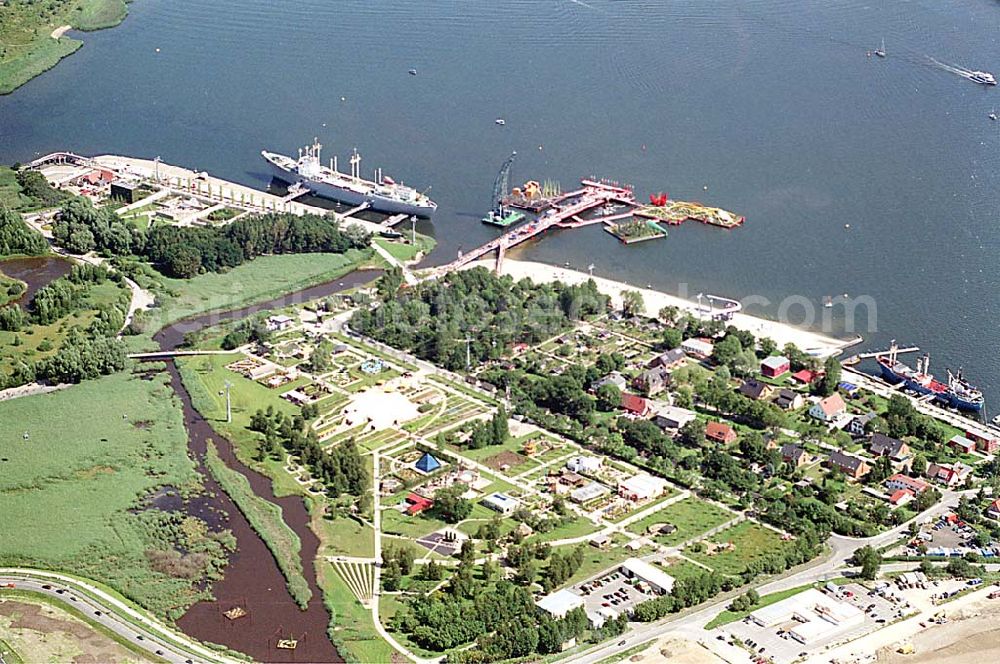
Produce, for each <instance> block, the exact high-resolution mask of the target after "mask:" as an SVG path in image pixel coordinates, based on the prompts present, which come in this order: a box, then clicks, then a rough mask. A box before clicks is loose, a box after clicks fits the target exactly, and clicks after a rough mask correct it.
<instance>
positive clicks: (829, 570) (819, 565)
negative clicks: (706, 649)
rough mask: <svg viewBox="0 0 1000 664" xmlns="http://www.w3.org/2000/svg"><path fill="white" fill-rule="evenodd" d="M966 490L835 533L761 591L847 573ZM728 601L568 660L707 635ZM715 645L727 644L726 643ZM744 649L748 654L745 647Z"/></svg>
mask: <svg viewBox="0 0 1000 664" xmlns="http://www.w3.org/2000/svg"><path fill="white" fill-rule="evenodd" d="M963 493H975V491H971V492H962V491H944V492H942V498H941V500H940V501H939V502H938V503H937V504H936V505H934V506H933V507H931V508H930V509H928V510H926V511H924V512H921V513H920V514H918V515H917V516H915V517H914V518H913V519H911V520H910V521H907V522H906V523H904V524H902V525H899V526H897V527H895V528H893V529H892V530H888V531H886V532H884V533H881V534H879V535H876V536H874V537H868V538H857V537H843V536H840V535H833V536H832V537H830V539H829V540H827V544H828V545H829V546H830V549H831V551H830V552H829V553H828V554H827V555H825V556H823V557H820V558H816V559H814V560H813V561H812V563H811V564H810V565H809V566H808V567H807V568H805V569H802V570H800V571H798V572H796V573H794V574H789V575H787V576H783V577H781V578H779V579H776V580H774V581H771V582H770V583H766V584H764V585H762V586H759V587H758V588H757V591H758V592H759V593H760V594H761V595H767V594H770V593H775V592H779V591H781V590H786V589H788V588H795V587H797V586H803V585H806V584H808V583H813V582H816V581H823V580H826V579H830V578H833V577H837V576H843V575H844V572H845V567H846V562H847V559H848V558H850V556H851V554H852V553H854V550H855V549H858V548H860V547H862V546H865V545H866V544H867V545H869V546H873V547H876V548H878V547H881V546H885V545H886V544H889V543H891V542H894V541H896V540H897V539H899V538H900V537H902V535H903V533H905V532H906V530H907V528H908V527H909V525H910V523H911V522H914V521H916V522H918V523H922V522H924V521H928V520H933V519H935V518H937V517H938V516H940V515H941V514H944V513H945V512H947V511H949V510H950V509H951V508H952V507H954V506H955V505H957V504H958V499H959V498H960V497H961V496H962V494H963ZM909 565H910V567H914V566H915V563H909ZM728 604H729V600H723V601H718V602H715V603H713V604H709V605H708V606H706V607H704V608H702V609H698V610H697V611H695V612H694V613H690V614H688V615H686V616H684V617H682V618H677V617H676V616H672V617H668V618H665V619H664V620H661V621H659V622H655V623H647V624H640V625H638V626H636V627H633V628H632V629H630V630H629V631H628V632H627V633H626V634H624V635H622V637H620V638H619V639H618V640H617V641H613V642H612V643H610V644H605V645H603V646H596V647H595V648H592V649H590V650H588V651H585V652H583V653H581V654H579V655H576V656H574V657H571V658H569V659H567V660H566V662H567V663H569V662H571V663H573V664H594V663H595V662H599V661H601V660H602V659H606V658H608V657H611V656H612V655H614V654H616V653H618V652H621V651H623V650H628V649H630V648H634V647H636V646H639V645H642V644H647V643H649V642H651V641H653V640H654V639H657V638H659V637H661V636H663V635H665V634H676V635H677V636H678V637H683V638H688V639H691V640H693V641H697V640H699V639H703V638H705V636H706V634H707V632H705V631H704V629H703V627H704V625H706V624H707V623H708V622H709V621H710V620H712V618H714V617H715V616H716V615H718V614H719V613H720V612H722V611H723V610H724V609H725V608H726V606H727V605H728ZM619 644H620V645H619ZM713 645H716V646H718V647H723V644H713ZM740 652H743V653H744V654H745V651H740Z"/></svg>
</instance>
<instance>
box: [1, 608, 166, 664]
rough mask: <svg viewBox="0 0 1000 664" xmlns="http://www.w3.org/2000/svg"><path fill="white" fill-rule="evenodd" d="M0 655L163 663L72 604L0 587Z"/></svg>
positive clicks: (26, 659)
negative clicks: (1, 589) (151, 657)
mask: <svg viewBox="0 0 1000 664" xmlns="http://www.w3.org/2000/svg"><path fill="white" fill-rule="evenodd" d="M0 653H2V655H3V659H4V661H5V662H7V664H23V663H29V664H32V663H34V662H69V661H81V662H82V661H91V662H153V661H156V662H159V661H163V660H160V659H159V658H154V659H150V658H149V657H147V656H146V655H145V651H143V650H142V649H140V648H139V647H138V645H136V644H133V643H131V642H130V641H129V640H128V639H125V638H123V637H121V636H119V635H118V634H115V633H114V632H112V631H111V630H109V629H107V628H105V627H104V626H103V625H100V624H99V623H96V622H94V621H93V620H91V619H90V618H89V617H88V616H87V615H86V614H84V613H83V612H81V611H78V610H77V609H75V608H73V607H72V606H68V605H66V604H63V603H61V602H54V601H52V600H51V599H49V598H48V597H46V596H45V595H43V594H41V593H35V592H30V591H24V590H4V591H0Z"/></svg>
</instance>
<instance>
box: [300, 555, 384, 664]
mask: <svg viewBox="0 0 1000 664" xmlns="http://www.w3.org/2000/svg"><path fill="white" fill-rule="evenodd" d="M317 568H318V569H319V584H320V588H322V590H323V603H324V604H325V605H326V608H327V610H328V611H329V612H330V628H329V630H328V634H329V636H330V640H331V641H333V643H334V644H335V645H336V646H337V651H338V652H339V653H340V654H341V656H342V657H343V658H344V659H346V660H347V661H348V662H391V661H394V660H393V654H394V653H395V650H393V649H392V647H391V646H390V645H389V644H388V643H386V642H385V640H383V639H382V637H380V636H379V634H378V632H377V631H376V630H375V625H374V624H373V623H372V614H371V611H370V610H369V609H366V608H365V607H364V606H362V605H361V603H360V602H359V601H358V600H357V598H356V597H355V596H354V593H352V592H351V589H350V588H349V587H348V586H347V584H346V583H345V582H344V580H343V579H342V578H341V577H340V575H339V574H338V573H337V571H336V570H335V569H334V568H333V565H331V564H329V563H326V562H320V563H317Z"/></svg>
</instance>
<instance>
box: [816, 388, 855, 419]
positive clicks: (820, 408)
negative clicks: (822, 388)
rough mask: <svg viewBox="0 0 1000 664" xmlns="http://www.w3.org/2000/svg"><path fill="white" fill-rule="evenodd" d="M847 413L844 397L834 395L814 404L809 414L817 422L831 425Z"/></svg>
mask: <svg viewBox="0 0 1000 664" xmlns="http://www.w3.org/2000/svg"><path fill="white" fill-rule="evenodd" d="M846 411H847V404H845V403H844V399H843V397H841V396H840V395H839V394H837V393H833V394H831V395H830V396H828V397H826V398H825V399H820V400H819V401H817V402H816V403H815V404H813V406H812V408H810V409H809V414H810V415H812V416H813V417H815V418H816V419H817V420H820V421H822V422H827V423H829V422H833V421H835V420H836V419H837V418H839V417H840V416H841V415H843V414H844V413H845V412H846Z"/></svg>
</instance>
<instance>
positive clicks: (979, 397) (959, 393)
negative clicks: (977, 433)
mask: <svg viewBox="0 0 1000 664" xmlns="http://www.w3.org/2000/svg"><path fill="white" fill-rule="evenodd" d="M898 350H899V349H898V347H897V346H896V344H895V342H893V343H892V345H891V346H890V347H889V352H888V353H885V354H884V355H879V356H878V357H877V358H875V359H876V361H877V362H878V365H879V369H880V370H881V372H882V378H884V379H885V380H886V381H888V382H890V383H892V384H893V385H897V384H899V383H903V384H904V387H906V389H908V390H912V391H913V392H916V393H917V394H922V395H933V398H934V400H935V401H937V402H939V403H942V404H945V405H947V406H951V407H953V408H958V409H959V410H971V411H976V412H978V411H980V410H982V409H983V393H982V392H980V391H979V389H977V388H976V387H975V386H973V385H971V384H970V383H969V382H968V381H966V380H965V379H964V378H962V372H961V370H960V371H959V372H958V373H957V374H953V373H951V371H948V382H947V383H942V382H941V381H939V380H936V379H935V378H934V375H933V374H931V372H930V363H931V359H930V356H929V355H927V354H925V355H924V356H923V357H921V358H920V359H919V360H917V368H916V369H914V368H912V367H910V366H908V365H906V364H904V363H903V362H901V361H900V360H899V359H898V357H897V352H898Z"/></svg>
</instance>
